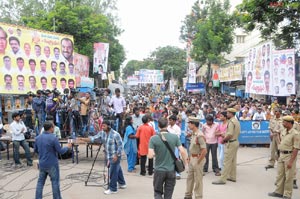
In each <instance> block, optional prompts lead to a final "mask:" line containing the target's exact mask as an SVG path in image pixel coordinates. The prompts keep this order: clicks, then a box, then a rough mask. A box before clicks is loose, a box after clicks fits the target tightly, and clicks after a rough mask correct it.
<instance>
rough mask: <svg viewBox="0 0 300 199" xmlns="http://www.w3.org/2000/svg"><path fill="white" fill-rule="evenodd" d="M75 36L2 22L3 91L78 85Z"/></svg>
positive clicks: (0, 64)
mask: <svg viewBox="0 0 300 199" xmlns="http://www.w3.org/2000/svg"><path fill="white" fill-rule="evenodd" d="M73 49H74V43H73V37H72V36H70V35H64V34H58V33H52V32H46V31H42V30H35V29H30V28H26V27H22V26H15V25H10V24H5V23H0V93H3V94H25V93H27V92H29V91H32V92H36V91H37V90H38V89H42V90H45V89H50V90H51V89H54V88H57V89H59V90H61V91H62V90H63V89H64V88H66V87H69V88H74V87H75V76H74V64H73V58H74V57H73Z"/></svg>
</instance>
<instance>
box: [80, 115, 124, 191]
mask: <svg viewBox="0 0 300 199" xmlns="http://www.w3.org/2000/svg"><path fill="white" fill-rule="evenodd" d="M102 128H103V131H100V132H98V134H97V135H95V136H90V137H88V138H77V139H78V140H80V141H84V142H92V143H93V142H94V141H95V140H96V139H98V140H100V143H101V144H103V145H104V149H105V158H106V160H107V162H108V165H109V177H110V182H109V188H108V189H107V190H106V191H104V194H107V195H109V194H115V193H117V190H118V187H117V183H119V188H120V189H126V182H125V179H124V175H123V171H122V168H121V165H120V161H121V154H122V150H123V145H122V138H121V136H120V134H119V133H118V132H117V131H115V130H113V129H112V128H111V124H110V122H109V121H108V120H104V121H103V123H102Z"/></svg>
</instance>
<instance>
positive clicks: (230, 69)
mask: <svg viewBox="0 0 300 199" xmlns="http://www.w3.org/2000/svg"><path fill="white" fill-rule="evenodd" d="M219 71H220V76H219V77H220V82H230V81H239V80H242V79H243V77H242V64H234V65H230V66H226V67H221V68H220V70H219ZM214 75H216V74H214Z"/></svg>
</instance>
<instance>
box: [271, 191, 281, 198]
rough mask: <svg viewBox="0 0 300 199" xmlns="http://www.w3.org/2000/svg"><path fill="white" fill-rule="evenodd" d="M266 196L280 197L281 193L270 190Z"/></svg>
mask: <svg viewBox="0 0 300 199" xmlns="http://www.w3.org/2000/svg"><path fill="white" fill-rule="evenodd" d="M268 196H271V197H277V198H282V196H283V195H282V194H279V193H276V192H271V193H268Z"/></svg>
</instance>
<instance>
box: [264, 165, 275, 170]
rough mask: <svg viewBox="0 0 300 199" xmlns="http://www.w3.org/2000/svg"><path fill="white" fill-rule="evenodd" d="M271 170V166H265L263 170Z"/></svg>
mask: <svg viewBox="0 0 300 199" xmlns="http://www.w3.org/2000/svg"><path fill="white" fill-rule="evenodd" d="M273 168H274V166H272V165H268V166H265V169H266V170H268V169H273Z"/></svg>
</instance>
